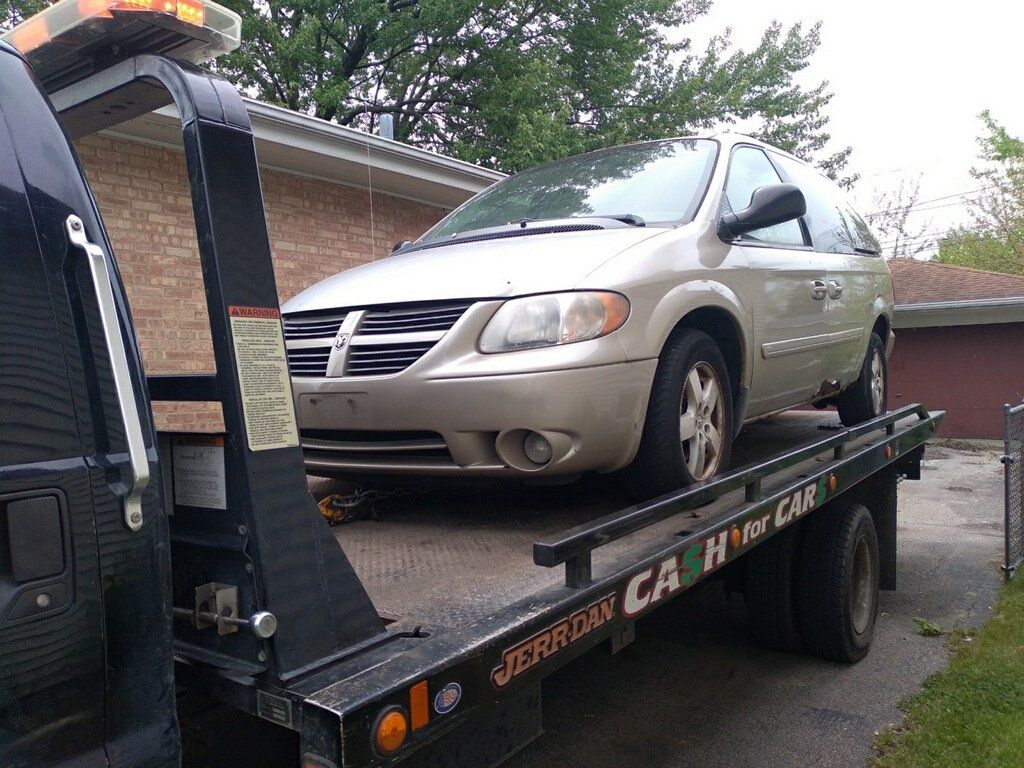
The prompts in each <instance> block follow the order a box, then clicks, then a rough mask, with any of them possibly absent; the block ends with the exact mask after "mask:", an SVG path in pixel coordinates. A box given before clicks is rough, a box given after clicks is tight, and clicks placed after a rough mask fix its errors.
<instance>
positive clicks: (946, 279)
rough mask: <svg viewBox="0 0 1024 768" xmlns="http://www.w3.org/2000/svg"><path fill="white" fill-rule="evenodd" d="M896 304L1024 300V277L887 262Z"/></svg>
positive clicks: (931, 264)
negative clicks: (1022, 298)
mask: <svg viewBox="0 0 1024 768" xmlns="http://www.w3.org/2000/svg"><path fill="white" fill-rule="evenodd" d="M889 269H890V270H891V271H892V283H893V288H894V289H895V291H896V304H898V305H906V304H930V303H940V302H950V301H978V300H981V299H1010V298H1021V297H1024V277H1021V276H1019V275H1006V274H1003V273H1001V272H988V271H987V270H984V269H971V268H970V267H957V266H954V265H952V264H940V263H939V262H937V261H919V260H917V259H890V260H889Z"/></svg>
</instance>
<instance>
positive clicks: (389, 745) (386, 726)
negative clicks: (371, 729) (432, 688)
mask: <svg viewBox="0 0 1024 768" xmlns="http://www.w3.org/2000/svg"><path fill="white" fill-rule="evenodd" d="M408 734H409V723H408V722H407V721H406V719H405V713H403V712H402V710H401V709H399V708H398V707H393V708H392V709H389V710H387V711H386V712H384V714H383V715H381V716H380V719H378V720H377V728H376V733H375V734H374V739H373V740H374V743H375V744H376V746H377V751H378V752H380V753H381V754H384V755H389V754H391V753H392V752H395V751H397V750H398V749H399V748H400V747H401V746H402V745H403V744H404V743H405V737H406V736H407V735H408Z"/></svg>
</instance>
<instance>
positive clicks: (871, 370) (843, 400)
mask: <svg viewBox="0 0 1024 768" xmlns="http://www.w3.org/2000/svg"><path fill="white" fill-rule="evenodd" d="M879 375H880V376H881V382H879V381H878V376H879ZM879 388H880V391H879ZM888 406H889V364H888V361H887V360H886V359H885V346H884V345H883V344H882V340H881V339H880V338H879V337H878V334H877V333H872V334H871V337H870V338H869V339H868V352H867V354H866V355H865V356H864V362H863V363H862V364H861V368H860V375H859V376H858V378H857V381H855V382H854V383H853V384H852V385H851V386H850V387H848V388H847V389H846V390H844V391H843V392H841V393H840V394H839V396H838V397H837V398H836V407H837V409H838V411H839V420H840V421H841V422H842V423H843V424H844V425H845V426H847V427H852V426H854V425H856V424H862V423H863V422H865V421H869V420H870V419H873V418H875V417H876V416H881V415H882V414H883V413H885V412H886V410H887V409H888Z"/></svg>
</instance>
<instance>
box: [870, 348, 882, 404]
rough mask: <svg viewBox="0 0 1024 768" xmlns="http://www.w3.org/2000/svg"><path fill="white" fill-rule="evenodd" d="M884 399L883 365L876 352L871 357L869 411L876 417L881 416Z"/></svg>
mask: <svg viewBox="0 0 1024 768" xmlns="http://www.w3.org/2000/svg"><path fill="white" fill-rule="evenodd" d="M884 399H885V363H883V362H882V355H881V353H880V352H878V350H875V353H874V354H873V355H872V356H871V410H872V412H873V413H874V414H875V415H876V416H881V415H882V404H883V401H884Z"/></svg>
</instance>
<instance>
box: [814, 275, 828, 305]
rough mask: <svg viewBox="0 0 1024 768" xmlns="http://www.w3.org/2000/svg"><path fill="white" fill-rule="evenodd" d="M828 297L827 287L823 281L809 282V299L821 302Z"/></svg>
mask: <svg viewBox="0 0 1024 768" xmlns="http://www.w3.org/2000/svg"><path fill="white" fill-rule="evenodd" d="M827 295H828V287H827V286H826V285H825V281H824V280H812V281H811V298H813V299H816V300H818V301H821V300H822V299H824V298H825V297H826V296H827Z"/></svg>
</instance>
